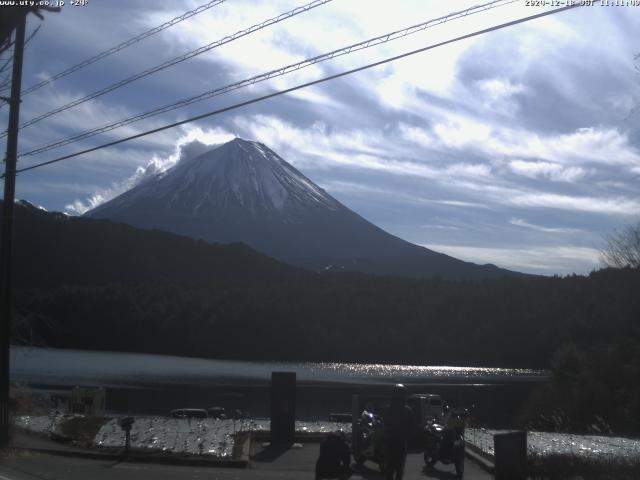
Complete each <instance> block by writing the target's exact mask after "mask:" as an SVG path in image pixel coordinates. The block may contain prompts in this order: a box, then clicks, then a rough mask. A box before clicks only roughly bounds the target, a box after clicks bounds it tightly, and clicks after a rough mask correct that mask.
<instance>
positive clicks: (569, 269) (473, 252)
mask: <svg viewBox="0 0 640 480" xmlns="http://www.w3.org/2000/svg"><path fill="white" fill-rule="evenodd" d="M423 246H424V247H427V248H430V249H432V250H435V251H438V252H444V253H446V254H448V255H452V256H454V257H457V258H461V259H463V260H467V261H470V262H475V263H482V264H484V263H492V264H494V265H498V266H500V267H504V268H508V269H512V270H517V271H523V272H529V273H538V274H542V275H552V274H556V273H560V274H569V273H574V272H578V273H582V274H587V273H589V272H590V271H591V270H595V269H597V268H598V267H600V266H601V265H602V264H601V262H600V251H599V250H596V249H593V248H588V247H579V246H571V245H569V246H554V247H537V246H531V247H526V248H509V247H505V248H500V247H477V246H462V245H445V244H438V245H431V244H428V245H423Z"/></svg>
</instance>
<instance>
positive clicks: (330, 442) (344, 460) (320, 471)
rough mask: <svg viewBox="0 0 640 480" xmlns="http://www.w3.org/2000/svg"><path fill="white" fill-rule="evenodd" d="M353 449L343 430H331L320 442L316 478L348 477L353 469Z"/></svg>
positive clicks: (342, 478) (341, 478)
mask: <svg viewBox="0 0 640 480" xmlns="http://www.w3.org/2000/svg"><path fill="white" fill-rule="evenodd" d="M350 464H351V450H350V449H349V445H347V441H346V438H345V435H344V432H343V431H342V430H338V431H336V432H331V433H329V435H327V438H325V440H324V441H323V442H322V443H321V444H320V456H319V457H318V461H317V462H316V480H321V479H324V478H337V479H339V480H346V479H348V478H349V477H350V476H351V474H352V473H353V472H352V470H351V466H350Z"/></svg>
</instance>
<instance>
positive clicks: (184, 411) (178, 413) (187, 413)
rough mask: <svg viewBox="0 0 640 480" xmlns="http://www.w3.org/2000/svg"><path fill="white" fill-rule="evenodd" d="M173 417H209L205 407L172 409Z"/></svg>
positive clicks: (171, 414)
mask: <svg viewBox="0 0 640 480" xmlns="http://www.w3.org/2000/svg"><path fill="white" fill-rule="evenodd" d="M169 415H170V416H171V417H173V418H207V417H208V415H207V411H206V410H205V409H204V408H176V409H174V410H171V412H170V414H169Z"/></svg>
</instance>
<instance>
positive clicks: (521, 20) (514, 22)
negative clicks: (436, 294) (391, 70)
mask: <svg viewBox="0 0 640 480" xmlns="http://www.w3.org/2000/svg"><path fill="white" fill-rule="evenodd" d="M579 6H580V4H573V5H568V6H565V7H561V8H556V9H554V10H548V11H546V12H541V13H538V14H535V15H530V16H528V17H524V18H519V19H517V20H512V21H510V22H506V23H502V24H499V25H495V26H493V27H489V28H485V29H482V30H477V31H475V32H472V33H467V34H465V35H461V36H458V37H455V38H452V39H449V40H445V41H442V42H438V43H435V44H431V45H428V46H426V47H422V48H419V49H417V50H412V51H410V52H406V53H403V54H401V55H396V56H394V57H390V58H386V59H384V60H380V61H377V62H374V63H369V64H367V65H364V66H361V67H358V68H354V69H352V70H347V71H344V72H341V73H337V74H335V75H330V76H327V77H323V78H320V79H318V80H313V81H311V82H306V83H303V84H300V85H296V86H295V87H290V88H287V89H284V90H279V91H277V92H273V93H270V94H268V95H263V96H261V97H257V98H253V99H251V100H246V101H244V102H240V103H236V104H234V105H230V106H228V107H224V108H221V109H218V110H214V111H211V112H207V113H203V114H201V115H197V116H195V117H191V118H188V119H186V120H181V121H179V122H174V123H170V124H168V125H164V126H162V127H158V128H154V129H153V130H148V131H146V132H142V133H138V134H136V135H131V136H129V137H125V138H121V139H119V140H114V141H112V142H108V143H105V144H102V145H98V146H97V147H93V148H88V149H86V150H82V151H79V152H76V153H71V154H69V155H64V156H62V157H58V158H54V159H53V160H48V161H46V162H41V163H37V164H35V165H31V166H29V167H24V168H20V169H18V170H16V173H21V172H26V171H29V170H34V169H36V168H40V167H44V166H46V165H51V164H53V163H57V162H61V161H63V160H67V159H69V158H73V157H78V156H80V155H84V154H86V153H90V152H95V151H96V150H101V149H103V148H107V147H111V146H114V145H118V144H120V143H124V142H128V141H130V140H135V139H137V138H142V137H145V136H147V135H151V134H154V133H158V132H161V131H164V130H168V129H170V128H174V127H178V126H180V125H184V124H186V123H191V122H194V121H197V120H202V119H203V118H207V117H211V116H213V115H218V114H220V113H224V112H228V111H230V110H235V109H237V108H240V107H245V106H247V105H251V104H254V103H258V102H261V101H263V100H267V99H269V98H273V97H277V96H280V95H284V94H286V93H290V92H294V91H296V90H300V89H302V88H306V87H310V86H312V85H317V84H319V83H323V82H327V81H329V80H335V79H337V78H341V77H345V76H347V75H351V74H353V73H357V72H361V71H363V70H368V69H370V68H374V67H378V66H380V65H384V64H386V63H389V62H393V61H396V60H400V59H402V58H405V57H409V56H411V55H415V54H417V53H421V52H426V51H428V50H432V49H434V48H437V47H441V46H444V45H448V44H450V43H454V42H458V41H460V40H466V39H468V38H472V37H475V36H478V35H482V34H485V33H489V32H493V31H495V30H500V29H502V28H506V27H511V26H513V25H517V24H520V23H524V22H528V21H530V20H535V19H537V18H541V17H546V16H547V15H553V14H555V13H560V12H564V11H566V10H570V9H572V8H576V7H579Z"/></svg>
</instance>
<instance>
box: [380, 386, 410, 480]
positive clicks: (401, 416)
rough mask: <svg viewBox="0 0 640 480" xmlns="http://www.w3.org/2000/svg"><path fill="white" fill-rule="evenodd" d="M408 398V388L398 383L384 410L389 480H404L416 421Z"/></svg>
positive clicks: (384, 432)
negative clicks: (410, 439)
mask: <svg viewBox="0 0 640 480" xmlns="http://www.w3.org/2000/svg"><path fill="white" fill-rule="evenodd" d="M406 400H407V388H406V387H405V386H404V385H403V384H401V383H398V384H396V385H394V387H393V392H392V395H391V405H390V406H388V407H387V408H385V409H384V410H383V411H382V422H383V428H384V431H383V437H384V438H383V441H384V442H385V452H386V457H387V458H386V477H387V480H402V477H403V475H404V464H405V461H406V459H407V442H408V440H409V436H410V435H411V429H412V427H413V422H414V414H413V411H412V410H411V409H410V408H409V406H408V405H407V403H406Z"/></svg>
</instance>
